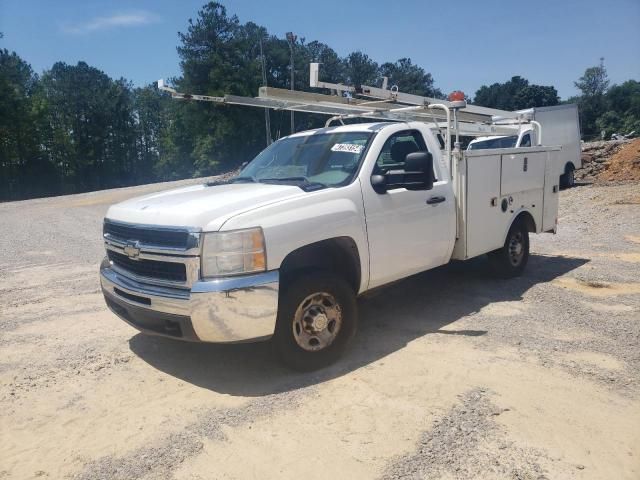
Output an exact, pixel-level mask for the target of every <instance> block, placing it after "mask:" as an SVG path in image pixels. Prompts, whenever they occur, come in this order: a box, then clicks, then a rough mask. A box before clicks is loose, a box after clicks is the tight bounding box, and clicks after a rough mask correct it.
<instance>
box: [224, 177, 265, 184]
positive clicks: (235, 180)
mask: <svg viewBox="0 0 640 480" xmlns="http://www.w3.org/2000/svg"><path fill="white" fill-rule="evenodd" d="M242 182H246V183H258V179H257V178H256V177H254V176H253V175H251V176H249V175H244V176H241V177H234V178H232V179H231V180H229V183H242Z"/></svg>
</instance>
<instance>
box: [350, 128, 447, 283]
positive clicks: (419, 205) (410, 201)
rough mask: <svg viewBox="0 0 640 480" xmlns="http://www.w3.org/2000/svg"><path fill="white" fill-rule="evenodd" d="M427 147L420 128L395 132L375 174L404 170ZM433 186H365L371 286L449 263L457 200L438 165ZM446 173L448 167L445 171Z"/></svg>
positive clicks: (383, 150) (364, 195)
mask: <svg viewBox="0 0 640 480" xmlns="http://www.w3.org/2000/svg"><path fill="white" fill-rule="evenodd" d="M418 151H427V146H426V144H425V141H424V138H423V136H422V134H421V133H420V132H419V131H418V130H415V129H410V130H403V131H400V132H397V133H395V134H393V135H391V136H390V137H389V138H388V139H387V141H386V142H385V144H384V146H383V147H382V150H381V151H380V154H379V155H378V158H377V161H376V164H375V166H374V167H373V171H372V172H370V173H371V174H382V175H383V174H384V173H385V172H387V171H389V170H391V169H393V170H398V169H403V167H404V159H405V157H406V156H407V154H409V153H413V152H418ZM434 170H435V172H434V173H435V179H436V181H435V182H434V186H433V189H432V190H407V189H405V188H396V189H392V190H388V191H387V192H386V193H381V194H380V193H376V192H375V191H374V190H373V187H372V186H371V183H370V182H367V180H368V178H366V177H365V179H364V180H363V182H362V183H363V185H362V192H363V200H364V206H365V212H366V222H367V235H368V240H369V258H370V259H371V260H370V267H369V269H370V277H369V288H373V287H376V286H379V285H384V284H385V283H389V282H392V281H394V280H397V279H399V278H403V277H406V276H408V275H411V274H414V273H418V272H421V271H424V270H428V269H430V268H433V267H436V266H438V265H442V264H444V263H446V262H448V260H449V258H448V256H449V253H450V251H451V247H452V245H453V240H454V237H455V212H454V199H453V194H452V191H451V188H450V186H449V184H448V183H449V182H448V179H446V178H440V177H444V176H445V175H442V174H441V172H440V171H439V168H436V167H435V164H434ZM442 173H444V172H442Z"/></svg>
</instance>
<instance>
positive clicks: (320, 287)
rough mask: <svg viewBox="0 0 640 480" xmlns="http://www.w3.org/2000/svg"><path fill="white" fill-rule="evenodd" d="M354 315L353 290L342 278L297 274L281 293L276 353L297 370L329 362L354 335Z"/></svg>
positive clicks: (355, 318)
mask: <svg viewBox="0 0 640 480" xmlns="http://www.w3.org/2000/svg"><path fill="white" fill-rule="evenodd" d="M357 315H358V313H357V303H356V295H355V292H354V291H353V288H351V286H350V285H349V284H348V283H347V282H346V281H345V280H343V279H342V278H340V277H339V276H337V275H334V274H332V273H329V272H317V273H308V274H305V275H300V276H298V277H296V278H294V279H292V281H290V282H288V285H287V286H285V288H284V290H283V292H282V293H281V295H280V305H279V308H278V320H277V323H276V331H275V334H274V338H273V343H274V347H275V349H276V353H277V354H278V356H279V357H280V358H281V360H282V361H283V362H284V363H285V364H286V365H288V366H289V367H291V368H294V369H296V370H302V371H309V370H315V369H318V368H321V367H324V366H326V365H329V364H331V363H333V362H334V361H335V360H337V359H338V357H340V355H341V354H342V353H343V352H344V350H345V349H346V347H347V345H348V343H349V342H350V340H351V339H352V338H353V336H354V334H355V332H356V327H357V321H358V318H357Z"/></svg>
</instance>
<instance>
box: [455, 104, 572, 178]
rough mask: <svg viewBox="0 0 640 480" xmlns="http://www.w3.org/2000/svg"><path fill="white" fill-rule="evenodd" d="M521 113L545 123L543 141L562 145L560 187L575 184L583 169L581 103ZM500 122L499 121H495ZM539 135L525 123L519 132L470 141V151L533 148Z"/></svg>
mask: <svg viewBox="0 0 640 480" xmlns="http://www.w3.org/2000/svg"><path fill="white" fill-rule="evenodd" d="M518 113H521V114H523V115H524V116H525V118H527V119H529V120H533V121H536V122H538V123H540V125H542V131H543V135H544V138H543V139H541V140H542V141H543V142H544V144H545V145H554V146H559V147H561V150H560V161H559V162H558V164H557V165H558V167H559V169H560V170H559V171H558V175H559V176H560V186H561V187H564V188H567V187H572V186H573V185H574V183H575V178H574V171H575V170H578V169H580V168H582V159H581V156H580V153H581V151H580V122H579V120H578V106H577V105H574V104H567V105H556V106H553V107H536V108H528V109H526V110H518ZM500 123H501V122H499V121H498V122H496V124H500ZM536 135H537V134H536V132H535V131H534V130H533V129H532V128H531V125H530V124H524V125H522V128H521V130H520V133H519V134H518V135H508V136H505V135H500V136H487V137H480V138H476V139H475V140H473V141H471V142H470V143H469V146H468V147H467V150H484V149H490V148H519V147H530V146H532V145H537V144H538V143H540V142H539V141H538V138H537V136H536Z"/></svg>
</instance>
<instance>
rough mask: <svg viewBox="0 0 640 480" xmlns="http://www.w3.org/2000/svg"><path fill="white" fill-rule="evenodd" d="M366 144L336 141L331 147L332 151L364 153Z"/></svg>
mask: <svg viewBox="0 0 640 480" xmlns="http://www.w3.org/2000/svg"><path fill="white" fill-rule="evenodd" d="M363 149H364V145H354V144H353V143H336V144H335V145H334V146H333V147H331V151H332V152H349V153H362V150H363Z"/></svg>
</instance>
